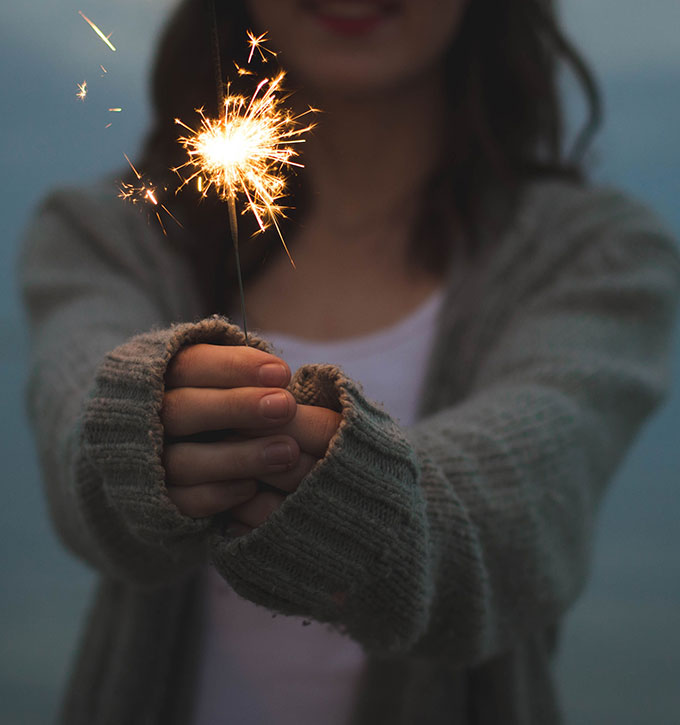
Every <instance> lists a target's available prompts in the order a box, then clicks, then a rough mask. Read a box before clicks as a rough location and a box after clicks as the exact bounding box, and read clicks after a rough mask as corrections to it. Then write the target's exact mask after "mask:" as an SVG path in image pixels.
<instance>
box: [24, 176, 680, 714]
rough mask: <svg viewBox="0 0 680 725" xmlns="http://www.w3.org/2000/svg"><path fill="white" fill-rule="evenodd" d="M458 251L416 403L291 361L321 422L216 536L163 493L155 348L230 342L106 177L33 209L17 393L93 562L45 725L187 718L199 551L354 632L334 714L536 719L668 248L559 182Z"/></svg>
mask: <svg viewBox="0 0 680 725" xmlns="http://www.w3.org/2000/svg"><path fill="white" fill-rule="evenodd" d="M483 250H484V251H483V253H482V254H480V255H479V256H477V257H476V258H475V259H473V260H471V261H467V262H457V264H456V266H455V268H452V269H451V271H450V274H449V284H448V292H447V297H446V300H445V302H444V306H443V311H442V314H441V316H440V319H439V321H438V329H437V335H436V341H435V344H434V348H433V350H432V353H431V356H430V362H429V367H428V373H427V378H426V384H425V388H424V393H423V398H422V401H421V406H420V415H419V420H418V422H417V423H416V424H415V425H413V426H412V427H410V428H408V429H400V428H399V426H397V425H396V423H395V422H394V421H393V420H392V419H391V418H390V417H389V416H388V415H387V414H386V413H385V412H384V411H383V410H382V408H381V407H380V405H379V404H378V403H376V402H373V401H370V400H367V399H366V397H365V396H364V395H363V393H362V391H361V388H360V386H359V385H358V384H357V383H355V382H354V381H352V380H351V379H349V378H348V377H347V376H346V375H344V374H343V372H342V371H341V370H340V369H338V368H336V367H333V366H318V365H316V366H306V367H304V368H302V369H301V370H300V371H299V372H298V373H297V374H296V376H295V377H294V379H293V381H292V383H291V385H290V390H291V392H292V393H293V395H294V396H295V398H296V399H297V400H298V401H299V402H300V403H305V404H311V405H324V406H327V407H330V408H333V409H335V410H337V411H338V412H340V413H341V415H342V421H341V424H340V427H339V429H338V431H337V433H336V435H335V436H334V438H333V439H332V440H331V443H330V445H329V448H328V451H327V453H326V455H325V457H324V458H323V459H322V460H320V461H319V462H318V463H317V465H316V466H315V468H314V469H313V470H312V471H311V472H310V473H309V474H308V475H307V476H306V478H305V479H304V480H303V481H302V483H301V484H300V486H299V488H298V489H297V491H295V492H294V493H293V494H290V495H288V496H287V497H286V498H285V500H284V502H283V504H282V505H281V507H280V508H279V509H277V510H276V511H275V512H274V513H273V514H272V515H271V517H270V518H269V519H268V520H267V521H266V522H265V523H264V524H263V525H262V526H260V527H258V528H257V529H255V530H254V531H253V532H252V533H250V534H248V535H246V536H244V537H241V538H238V539H234V538H230V536H229V535H228V532H227V530H226V527H225V519H224V517H223V516H220V515H218V516H213V517H208V518H203V519H192V518H189V517H187V516H184V515H183V514H181V513H180V512H179V510H178V509H176V508H175V506H174V505H173V504H172V502H171V501H170V499H169V498H168V496H167V491H166V488H165V484H164V471H163V467H162V464H161V454H162V449H163V429H162V426H161V423H160V419H159V411H160V406H161V403H162V397H163V392H164V388H163V380H164V374H165V370H166V367H167V365H168V362H169V361H170V359H171V358H172V356H173V355H174V354H175V353H176V352H177V351H178V350H180V349H181V348H182V347H184V346H186V345H191V344H194V343H199V342H203V343H206V342H207V343H215V344H222V345H240V344H243V342H244V339H243V335H242V333H241V332H240V330H239V329H238V328H237V327H235V326H234V325H232V324H231V323H230V322H229V321H228V320H227V319H225V318H224V317H219V316H214V317H206V316H205V311H204V310H203V309H202V308H201V304H200V296H199V290H198V289H197V286H196V283H195V281H194V279H193V277H192V276H191V274H190V271H189V269H188V267H187V264H186V262H185V260H184V259H183V258H182V256H181V255H180V254H179V253H177V252H176V251H173V250H172V249H171V248H170V247H169V245H168V243H167V242H166V240H165V239H164V238H163V237H162V236H161V235H160V234H159V233H158V231H157V230H156V229H155V228H154V227H153V226H150V225H149V224H148V223H147V220H146V219H145V217H144V216H143V215H140V214H139V213H138V212H137V210H136V209H134V208H132V207H130V206H126V205H125V204H123V202H121V201H120V200H118V199H116V198H115V192H114V190H113V188H112V187H111V186H110V185H102V186H101V187H97V188H94V189H90V190H88V191H87V192H84V191H79V190H65V191H60V192H57V193H55V194H53V195H52V196H51V197H49V198H48V199H47V200H46V201H45V202H44V204H43V206H42V207H41V209H40V211H39V213H38V214H37V216H36V218H35V220H34V222H33V224H32V225H31V228H30V230H29V232H28V234H27V239H26V243H25V245H24V248H23V254H22V261H21V274H22V284H23V290H24V296H25V301H26V305H27V308H28V311H29V318H30V322H31V328H32V339H33V349H32V372H31V377H30V382H29V387H28V397H29V408H30V412H31V417H32V421H33V425H34V427H35V431H36V438H37V441H38V449H39V453H40V457H41V462H42V468H43V471H44V479H45V487H46V493H47V498H48V501H49V506H50V511H51V515H52V517H53V519H54V523H55V526H56V528H57V530H58V532H59V534H60V536H61V538H62V540H63V542H64V543H65V545H66V546H67V547H69V548H70V549H71V550H72V551H73V552H74V553H75V554H76V555H78V556H79V557H81V558H82V559H84V560H85V561H86V562H89V563H90V564H91V565H92V566H93V567H95V568H96V569H97V570H98V571H99V573H100V575H101V576H100V583H99V586H98V590H97V593H96V596H95V599H94V602H93V605H92V607H91V610H90V613H89V617H88V620H87V623H86V626H85V632H84V635H83V639H82V643H81V647H80V650H79V654H78V657H77V660H76V663H75V665H74V669H73V673H72V676H71V681H70V685H69V688H68V691H67V694H66V697H65V700H64V705H63V714H62V720H63V722H64V723H67V724H68V725H120V723H126V725H161V723H162V724H163V725H175V724H176V725H186V724H187V723H188V722H190V718H191V711H192V702H193V695H194V690H195V687H194V683H195V674H196V663H197V659H198V655H199V652H198V651H197V648H198V644H199V642H200V639H201V636H200V634H201V618H200V614H199V613H200V611H201V607H200V601H201V596H202V592H201V589H200V587H199V583H198V582H199V576H198V575H199V572H200V571H201V569H202V567H203V566H204V565H205V563H206V562H207V561H210V562H212V564H213V565H214V566H215V567H216V569H217V571H218V572H219V573H220V574H221V575H222V576H223V577H224V578H225V579H226V580H227V582H228V583H229V584H230V585H231V587H232V588H233V589H234V590H235V591H236V592H237V593H238V594H240V595H241V596H243V597H246V598H247V599H249V600H251V601H253V602H255V603H256V604H259V605H261V606H263V607H266V608H268V609H269V610H271V611H272V612H279V613H282V614H288V615H296V616H302V617H306V618H310V619H315V620H318V621H320V622H327V623H329V624H331V625H332V626H334V627H336V628H337V629H338V630H340V631H342V632H344V633H346V634H347V635H348V636H350V637H352V638H354V639H355V640H356V641H357V642H358V643H360V644H361V646H362V647H363V648H364V650H365V652H366V653H367V655H368V658H369V659H368V667H367V669H366V674H365V677H364V680H363V682H362V684H361V687H360V688H359V692H358V693H357V701H356V703H355V705H354V716H353V723H354V725H369V724H370V725H379V724H381V723H385V725H387V724H388V723H389V725H397V724H403V725H407V724H410V723H425V724H427V725H444V723H447V724H449V725H450V724H453V723H456V724H457V725H473V724H474V725H553V724H556V723H559V722H560V715H559V706H558V703H557V700H556V696H555V688H554V684H553V681H552V673H551V660H552V656H553V653H554V649H555V645H556V639H557V636H558V631H559V625H560V621H561V619H562V617H563V616H564V614H565V612H566V611H567V610H568V609H569V607H570V606H571V605H572V603H573V602H574V601H575V599H576V598H577V597H578V595H579V593H580V592H581V591H582V590H583V587H584V584H585V583H586V581H587V576H588V571H589V564H590V557H591V545H592V540H593V528H594V524H595V519H596V515H597V509H598V505H599V503H600V501H601V499H602V495H603V493H604V490H605V488H606V485H607V483H608V481H609V480H610V479H611V477H612V474H613V473H614V471H615V470H616V468H617V466H618V465H619V463H620V462H621V460H622V458H623V456H624V454H625V452H626V450H627V448H628V447H629V445H630V443H631V441H632V440H633V438H634V436H635V434H636V432H637V431H638V429H639V427H640V425H641V424H642V423H643V421H644V420H645V419H646V418H647V416H648V415H649V414H650V413H651V412H652V410H653V409H654V408H655V406H657V405H658V404H659V403H660V401H661V400H662V399H663V397H664V395H665V394H666V392H667V389H668V386H669V370H670V366H669V357H670V350H671V338H672V330H673V326H674V319H675V315H676V310H677V303H678V298H679V295H680V258H679V257H678V253H677V251H676V249H675V246H674V243H673V240H672V238H671V235H670V233H669V232H668V230H667V229H666V228H665V227H664V226H663V225H662V224H660V222H659V221H658V220H657V219H656V218H655V216H654V215H653V214H652V213H651V212H650V211H649V210H648V209H647V208H646V207H645V206H644V205H642V204H640V203H638V202H637V201H634V200H632V199H630V198H628V197H627V196H626V195H625V194H623V193H621V192H619V191H617V190H614V189H609V188H590V187H579V186H576V185H573V184H570V183H567V182H563V181H542V182H537V183H533V184H530V185H528V186H527V187H526V188H525V190H524V192H523V195H522V199H521V203H520V205H519V207H518V209H517V211H516V213H515V214H514V215H513V218H512V221H511V223H510V224H509V225H508V226H507V227H506V228H505V229H504V231H503V233H502V234H499V235H497V236H495V237H493V238H489V239H487V240H486V241H485V243H484V245H483ZM340 304H341V302H340ZM251 344H253V345H255V346H257V347H260V348H262V349H265V350H266V349H268V347H267V343H266V341H263V340H260V339H258V338H257V337H253V339H252V342H251ZM225 722H228V714H225Z"/></svg>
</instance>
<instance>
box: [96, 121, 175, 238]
mask: <svg viewBox="0 0 680 725" xmlns="http://www.w3.org/2000/svg"><path fill="white" fill-rule="evenodd" d="M109 125H110V124H109ZM107 128H108V126H107ZM123 156H125V160H126V161H127V162H128V164H130V168H131V169H132V172H133V173H134V175H135V176H136V177H137V181H139V182H140V183H139V185H138V186H135V185H134V184H128V183H127V182H125V181H123V182H121V185H120V190H119V193H118V196H119V197H120V198H121V199H125V200H126V201H129V202H130V203H131V204H140V203H148V204H151V205H152V206H154V207H157V208H156V209H154V214H155V215H156V218H157V219H158V223H159V224H160V226H161V229H162V230H163V234H165V235H166V236H167V232H166V230H165V226H164V225H163V220H162V219H161V215H160V212H159V211H158V210H159V209H161V210H162V211H164V212H165V213H166V214H167V215H168V216H169V217H170V218H171V219H172V220H173V221H174V222H175V223H176V224H177V225H178V226H180V227H181V226H182V225H181V224H180V223H179V221H178V220H177V219H176V218H175V217H174V216H173V215H172V214H171V213H170V210H169V209H168V208H167V207H166V206H165V205H164V204H161V203H160V202H159V201H158V195H157V190H156V188H155V187H154V186H153V185H152V184H150V183H149V182H147V181H146V180H145V179H144V177H143V175H142V174H140V173H139V171H137V169H136V168H135V167H134V165H133V164H132V161H130V159H129V158H128V156H127V154H123Z"/></svg>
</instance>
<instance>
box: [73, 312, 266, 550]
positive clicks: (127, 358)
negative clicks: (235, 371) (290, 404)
mask: <svg viewBox="0 0 680 725" xmlns="http://www.w3.org/2000/svg"><path fill="white" fill-rule="evenodd" d="M244 342H245V338H244V335H243V333H242V332H241V330H240V329H239V328H238V327H236V326H235V325H232V324H231V323H230V322H229V321H228V320H227V319H225V318H223V317H218V316H215V317H212V318H208V319H205V320H202V321H201V322H196V323H182V324H178V325H175V326H173V327H170V328H166V329H163V330H156V331H153V332H149V333H144V334H141V335H138V336H136V337H134V338H132V339H131V340H130V341H129V342H127V343H125V344H123V345H121V346H119V347H117V348H116V349H115V350H113V351H112V352H111V353H109V354H108V355H107V356H106V358H105V360H104V362H103V363H102V364H101V366H100V368H99V371H98V374H97V377H96V381H95V385H94V389H93V392H92V395H91V398H90V400H89V401H88V402H87V404H86V409H85V413H84V416H83V425H82V441H83V443H82V451H83V456H84V458H85V460H86V462H87V464H88V465H89V466H90V467H91V468H92V469H94V471H95V472H96V473H97V474H98V477H99V481H100V485H101V486H102V487H103V489H104V492H105V495H106V497H107V499H108V500H109V501H110V503H111V505H112V506H113V507H114V508H115V509H116V510H117V512H118V513H119V514H120V515H121V516H122V518H123V520H124V521H125V523H126V524H127V527H128V528H129V530H130V532H131V533H132V535H133V536H134V537H135V538H137V539H138V540H140V541H142V542H146V543H148V544H153V545H155V546H161V547H163V546H167V547H169V546H174V547H175V549H176V550H175V551H174V552H173V553H174V554H176V555H177V554H180V551H178V550H177V546H178V545H181V544H182V543H184V544H186V546H187V547H188V548H189V549H191V548H195V547H194V546H192V543H193V544H195V539H196V538H197V537H200V536H201V535H202V534H205V532H207V530H208V529H209V527H210V524H211V519H210V518H202V519H193V518H190V517H188V516H184V515H183V514H182V513H180V511H179V510H178V509H177V507H176V506H175V505H174V504H173V503H172V501H171V500H170V499H169V498H168V495H167V489H166V487H165V471H164V469H163V466H162V463H161V456H162V453H163V427H162V425H161V421H160V412H161V406H162V403H163V394H164V390H165V385H164V377H165V371H166V369H167V366H168V363H169V362H170V360H171V359H172V357H173V356H174V355H175V354H176V353H177V352H178V351H179V350H180V349H181V348H183V347H186V346H187V345H193V344H197V343H213V344H220V345H242V344H244ZM249 342H250V344H251V345H253V346H255V347H258V348H260V349H267V347H266V345H265V343H263V342H262V341H260V340H257V339H253V338H251V339H250V340H249ZM82 493H83V497H82V499H83V501H84V505H85V506H86V507H87V498H88V495H87V494H88V492H86V491H83V492H82ZM93 511H94V509H91V510H90V511H89V512H88V513H89V514H90V515H89V516H88V519H89V520H90V521H91V522H92V524H93V525H94V526H97V527H101V529H102V530H105V529H106V526H107V521H106V520H101V521H92V518H93ZM179 548H180V549H181V548H182V547H181V546H179Z"/></svg>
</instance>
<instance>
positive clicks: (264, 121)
mask: <svg viewBox="0 0 680 725" xmlns="http://www.w3.org/2000/svg"><path fill="white" fill-rule="evenodd" d="M283 79H284V72H283V71H281V72H280V73H279V74H278V75H277V76H276V77H274V78H273V79H271V80H270V79H266V78H265V79H264V80H262V81H260V83H259V84H258V86H257V88H256V89H255V92H254V93H253V95H252V97H251V98H250V99H248V98H245V97H244V96H240V95H230V94H229V92H227V94H226V96H225V99H224V111H223V114H222V115H221V116H220V117H219V118H218V119H210V118H207V117H206V116H205V114H204V112H203V110H202V109H198V110H197V113H198V114H199V116H200V127H199V129H198V130H194V129H193V128H191V127H190V126H188V125H187V124H185V123H184V122H183V121H181V120H180V119H176V123H177V124H179V125H180V126H182V127H183V128H184V129H186V130H187V131H188V132H189V134H188V135H186V136H182V137H181V138H180V139H179V142H180V143H181V144H182V146H183V147H184V148H185V149H186V151H187V153H188V156H189V160H188V161H187V162H186V163H185V164H183V165H182V166H180V167H178V168H176V169H174V170H175V171H176V172H177V173H178V174H179V175H180V177H181V178H182V180H183V183H182V186H184V185H186V184H188V183H189V182H191V181H193V180H194V179H195V180H196V181H197V183H200V189H201V194H202V196H205V195H207V193H208V191H209V190H210V189H211V188H212V189H214V190H215V191H216V192H217V194H218V195H219V197H220V198H221V199H222V200H224V201H227V202H228V203H229V205H230V210H231V211H232V213H233V209H234V208H235V203H236V200H237V198H238V197H240V198H241V199H242V200H243V207H244V208H243V213H246V212H248V211H250V212H251V213H252V214H253V216H254V217H255V219H256V221H257V225H258V227H259V228H260V230H261V231H265V229H267V228H269V227H270V226H274V227H275V229H276V231H277V232H278V235H279V238H280V240H281V243H282V244H283V247H284V249H285V251H286V254H287V255H288V258H289V259H290V261H291V264H293V266H295V264H294V263H293V259H292V257H291V255H290V252H289V251H288V247H287V246H286V243H285V241H284V239H283V235H282V234H281V230H280V227H279V224H278V219H279V218H281V217H283V216H284V213H285V208H284V207H283V206H282V205H281V203H280V202H281V199H282V197H283V196H284V194H285V190H286V179H285V174H284V170H285V169H286V168H288V167H300V168H301V167H302V164H300V163H298V162H297V161H295V160H294V159H295V158H296V157H297V155H298V154H297V152H296V151H295V149H294V144H299V143H304V140H305V139H304V138H302V136H303V135H304V134H305V133H306V132H307V131H309V130H310V129H311V128H312V127H313V124H309V125H306V126H304V125H303V124H302V123H301V121H300V119H301V118H302V116H305V115H307V114H308V113H312V112H314V109H311V108H310V109H309V110H308V111H305V112H304V113H302V114H300V115H297V116H296V115H294V114H293V113H292V112H291V111H290V110H289V109H287V108H286V107H285V106H284V105H283V98H282V97H281V95H280V93H281V85H282V82H283ZM185 169H189V170H190V171H191V172H193V173H190V174H188V175H185V174H184V170H185ZM180 188H181V187H180Z"/></svg>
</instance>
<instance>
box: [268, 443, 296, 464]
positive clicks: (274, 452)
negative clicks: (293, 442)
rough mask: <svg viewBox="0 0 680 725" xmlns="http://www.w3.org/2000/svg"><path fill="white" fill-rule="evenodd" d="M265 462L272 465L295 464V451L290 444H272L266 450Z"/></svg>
mask: <svg viewBox="0 0 680 725" xmlns="http://www.w3.org/2000/svg"><path fill="white" fill-rule="evenodd" d="M264 460H265V461H266V462H267V463H268V464H269V465H270V466H274V465H280V464H284V463H292V462H293V449H292V448H291V447H290V445H289V444H288V443H271V444H270V445H268V446H267V447H266V448H265V449H264Z"/></svg>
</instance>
